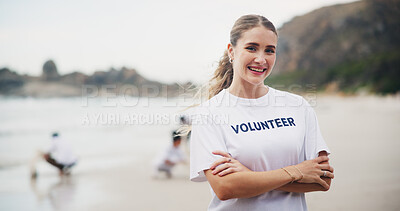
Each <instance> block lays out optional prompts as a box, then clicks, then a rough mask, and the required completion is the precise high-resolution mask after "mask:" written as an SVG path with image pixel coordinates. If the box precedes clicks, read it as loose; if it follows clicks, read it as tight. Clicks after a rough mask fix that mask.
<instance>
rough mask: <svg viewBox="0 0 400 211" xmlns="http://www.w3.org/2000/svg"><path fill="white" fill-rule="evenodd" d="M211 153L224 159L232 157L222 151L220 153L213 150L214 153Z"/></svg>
mask: <svg viewBox="0 0 400 211" xmlns="http://www.w3.org/2000/svg"><path fill="white" fill-rule="evenodd" d="M212 153H213V154H214V155H221V156H223V157H226V158H230V157H232V156H231V155H230V154H229V153H227V152H224V151H221V150H215V151H213V152H212Z"/></svg>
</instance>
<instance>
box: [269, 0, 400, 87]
mask: <svg viewBox="0 0 400 211" xmlns="http://www.w3.org/2000/svg"><path fill="white" fill-rule="evenodd" d="M399 16H400V0H364V1H358V2H354V3H349V4H341V5H334V6H329V7H324V8H321V9H318V10H315V11H312V12H310V13H308V14H306V15H303V16H299V17H295V18H293V19H292V20H291V21H290V22H288V23H285V24H284V25H283V26H282V27H281V28H280V29H279V30H278V33H279V42H278V50H277V51H278V57H277V62H276V66H275V70H274V72H273V74H272V75H271V77H270V78H268V79H267V80H266V83H268V84H278V85H280V86H282V85H283V86H285V87H288V86H289V85H290V84H301V85H304V84H308V85H313V86H315V87H316V88H317V89H319V90H323V89H326V88H327V87H330V88H332V87H333V89H335V90H336V91H344V92H355V91H357V90H359V89H360V88H362V89H367V90H368V91H370V92H376V93H395V92H398V91H400V82H398V79H399V78H400V40H399V39H398V37H399V35H400V19H399Z"/></svg>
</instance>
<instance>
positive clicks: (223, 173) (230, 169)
mask: <svg viewBox="0 0 400 211" xmlns="http://www.w3.org/2000/svg"><path fill="white" fill-rule="evenodd" d="M236 171H237V170H236V168H227V169H225V170H223V171H221V172H220V173H218V176H220V177H222V176H225V175H228V174H230V173H233V172H236Z"/></svg>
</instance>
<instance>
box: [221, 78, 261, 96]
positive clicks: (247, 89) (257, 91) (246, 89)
mask: <svg viewBox="0 0 400 211" xmlns="http://www.w3.org/2000/svg"><path fill="white" fill-rule="evenodd" d="M228 91H229V93H231V94H232V95H235V96H237V97H241V98H248V99H256V98H260V97H262V96H264V95H266V94H267V93H268V91H269V88H268V86H266V85H264V84H257V85H254V84H251V83H248V82H247V81H246V82H242V83H237V81H235V80H233V81H232V84H231V86H230V87H229V89H228Z"/></svg>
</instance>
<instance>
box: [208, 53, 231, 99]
mask: <svg viewBox="0 0 400 211" xmlns="http://www.w3.org/2000/svg"><path fill="white" fill-rule="evenodd" d="M232 80H233V67H232V64H231V63H230V62H229V56H228V51H227V50H225V52H224V55H223V56H222V58H221V59H220V61H219V64H218V68H217V69H216V70H215V72H214V76H213V77H212V78H211V80H210V82H209V88H208V99H211V98H212V97H214V96H215V95H217V94H218V93H219V92H221V91H222V90H223V89H227V88H228V87H229V86H230V85H231V83H232Z"/></svg>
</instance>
